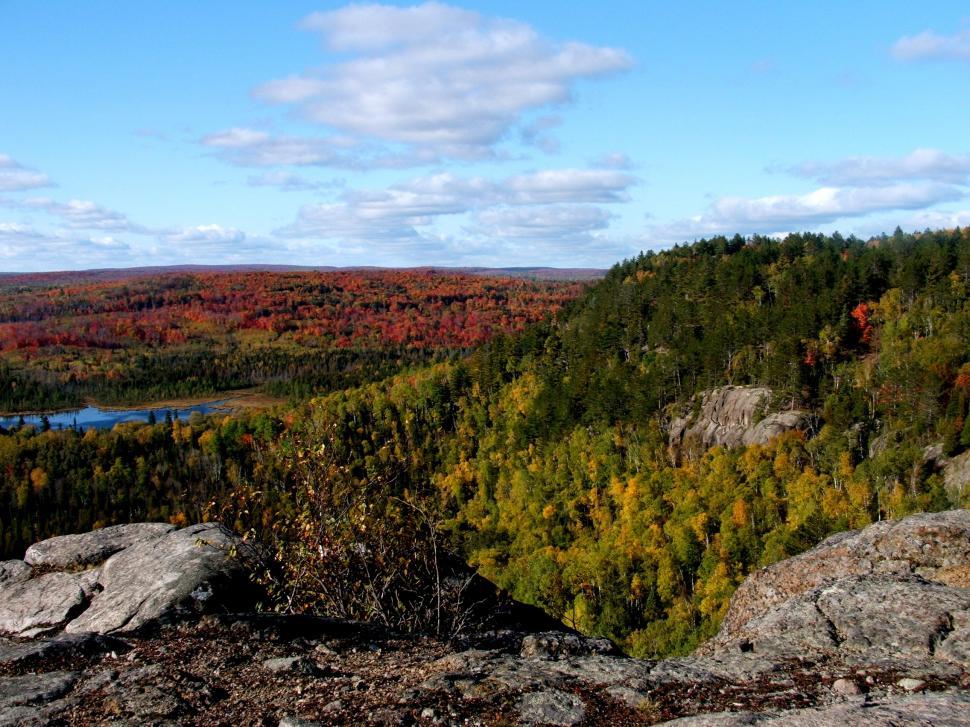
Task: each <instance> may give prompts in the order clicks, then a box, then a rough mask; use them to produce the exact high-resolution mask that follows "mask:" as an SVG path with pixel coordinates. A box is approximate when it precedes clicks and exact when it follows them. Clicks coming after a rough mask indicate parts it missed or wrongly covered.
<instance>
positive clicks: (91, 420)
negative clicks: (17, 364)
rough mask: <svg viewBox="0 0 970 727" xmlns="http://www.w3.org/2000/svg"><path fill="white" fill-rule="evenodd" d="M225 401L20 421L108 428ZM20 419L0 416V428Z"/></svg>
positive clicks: (183, 415) (94, 409) (91, 410)
mask: <svg viewBox="0 0 970 727" xmlns="http://www.w3.org/2000/svg"><path fill="white" fill-rule="evenodd" d="M226 401H228V400H227V399H220V400H218V401H206V402H203V403H201V404H193V405H192V406H180V407H147V408H144V409H107V408H102V407H100V406H86V407H84V408H83V409H72V410H70V411H57V412H51V413H49V414H38V413H31V414H24V415H23V419H24V424H33V425H34V426H35V427H37V428H38V429H39V428H40V427H41V426H42V417H44V416H46V417H47V420H48V421H49V422H50V425H51V429H69V428H73V429H90V428H91V427H94V428H95V429H111V427H113V426H114V425H115V424H117V423H119V422H147V421H149V420H150V418H151V415H152V413H154V414H155V419H156V420H157V421H162V420H164V419H165V415H166V414H170V415H171V417H172V418H173V419H175V418H179V419H188V418H189V416H190V415H191V414H192V413H193V412H199V413H200V414H212V413H213V412H215V411H218V410H219V408H220V407H221V406H222V405H223V404H225V403H226ZM19 422H20V415H17V414H14V415H13V416H2V417H0V427H4V428H5V429H9V428H11V427H15V426H17V425H18V424H19Z"/></svg>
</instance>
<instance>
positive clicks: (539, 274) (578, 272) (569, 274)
mask: <svg viewBox="0 0 970 727" xmlns="http://www.w3.org/2000/svg"><path fill="white" fill-rule="evenodd" d="M382 270H407V271H413V272H427V273H429V274H435V273H440V274H444V275H480V276H484V277H488V276H496V277H505V278H536V279H540V280H596V279H598V278H601V277H603V276H604V275H605V274H606V271H605V270H602V269H599V268H553V267H508V268H486V267H446V266H440V265H422V266H418V267H380V266H375V265H356V266H348V267H336V266H332V265H260V264H242V265H157V266H147V267H134V268H93V269H90V270H59V271H50V272H37V273H4V272H0V283H47V284H57V283H77V282H98V281H111V280H123V279H125V278H145V277H152V276H156V275H178V274H183V275H185V274H188V275H192V274H198V273H289V272H341V271H344V272H354V271H361V272H367V271H373V272H377V271H382Z"/></svg>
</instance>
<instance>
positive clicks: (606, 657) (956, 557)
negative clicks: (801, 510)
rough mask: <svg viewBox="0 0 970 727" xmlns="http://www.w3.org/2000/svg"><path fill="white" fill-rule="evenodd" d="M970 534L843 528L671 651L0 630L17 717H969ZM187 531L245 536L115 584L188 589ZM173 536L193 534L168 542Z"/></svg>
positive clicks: (2, 662) (517, 631)
mask: <svg viewBox="0 0 970 727" xmlns="http://www.w3.org/2000/svg"><path fill="white" fill-rule="evenodd" d="M180 533H181V534H182V535H180ZM968 535H970V512H968V511H965V510H961V511H951V512H947V513H936V514H926V515H917V516H913V517H910V518H906V519H903V520H900V521H896V522H886V523H878V524H876V525H873V526H870V527H868V528H866V529H864V530H861V531H856V532H851V533H844V534H842V535H840V536H836V537H834V538H830V539H829V540H827V541H825V542H824V543H822V544H821V545H819V546H818V547H817V548H815V549H813V550H812V551H809V552H807V553H805V554H803V555H801V556H798V557H796V558H792V559H790V560H788V561H784V562H782V563H778V564H776V565H774V566H771V567H770V568H766V569H763V570H762V571H759V572H758V573H755V574H753V575H752V576H750V577H749V578H748V579H747V581H746V582H745V583H744V584H743V585H742V587H741V588H740V589H739V590H738V592H737V595H736V597H735V599H734V600H733V601H732V604H731V609H730V612H729V614H728V618H727V619H726V621H725V625H724V627H723V628H722V631H721V633H720V634H719V635H718V636H717V637H716V638H715V639H713V640H712V641H711V642H709V643H708V644H706V645H704V646H703V647H702V648H701V649H699V650H698V651H697V652H695V654H693V655H691V656H688V657H684V658H679V659H668V660H664V661H647V660H637V659H629V658H626V657H624V656H623V655H621V654H619V653H618V652H617V651H616V649H615V647H614V646H613V644H612V643H611V642H609V641H608V640H606V639H592V638H586V637H583V636H580V635H578V634H575V633H573V632H569V631H568V630H560V631H552V630H543V631H539V632H529V631H528V630H527V627H523V626H522V625H521V624H520V625H519V626H515V627H512V628H505V627H502V628H499V629H497V630H493V631H489V632H482V633H473V634H466V635H464V636H463V637H461V638H459V639H454V640H452V641H450V642H444V641H441V640H436V639H432V638H428V637H422V636H402V635H399V634H394V633H391V632H388V631H386V630H384V629H381V628H380V627H377V626H371V625H365V624H359V623H351V622H346V621H339V620H334V619H323V618H315V617H310V616H279V615H272V614H252V613H248V614H246V613H240V614H232V613H225V612H220V613H218V614H210V615H206V616H202V617H197V616H192V617H191V618H182V619H180V618H173V617H177V616H179V615H181V616H186V617H187V616H189V615H190V614H191V613H192V610H191V609H186V610H184V611H180V610H179V609H174V610H169V611H168V614H169V617H168V618H165V617H160V618H159V619H158V620H157V621H156V622H157V623H159V624H161V625H160V627H159V628H157V629H152V630H150V631H145V630H144V629H142V630H136V631H135V632H133V633H125V634H124V636H123V637H118V636H99V635H95V634H76V633H69V634H60V635H57V636H54V637H51V638H42V639H36V640H32V641H6V642H4V641H3V640H2V639H0V727H2V725H5V724H18V725H19V724H50V723H54V724H69V725H82V724H83V725H88V724H108V723H110V724H143V723H150V724H183V723H190V724H214V723H218V724H272V725H276V724H279V725H290V726H294V725H301V726H303V727H306V726H307V725H311V726H312V725H323V724H325V725H343V724H354V725H364V724H369V725H378V724H380V725H398V724H428V725H433V724H435V725H442V724H448V725H457V724H469V725H473V724H477V725H485V724H499V723H501V724H510V725H511V724H520V725H563V726H566V725H647V724H661V723H670V724H678V725H690V726H698V725H754V724H762V723H774V724H778V725H813V726H815V725H819V726H822V727H824V726H827V725H832V726H833V727H834V726H835V725H856V724H858V725H862V724H865V725H884V726H885V727H889V726H890V725H908V724H919V725H963V724H967V723H968V720H967V714H968V713H970V589H968V588H967V587H966V586H967V585H970V584H968V583H967V582H966V581H965V580H964V579H965V576H966V573H967V568H968V567H970V537H968ZM189 539H194V540H197V541H203V542H201V544H200V543H197V544H196V545H195V546H194V547H197V548H200V549H201V550H202V553H195V552H192V555H193V558H189V559H188V560H187V561H184V562H193V561H194V558H198V559H201V560H203V561H204V560H205V559H206V558H207V557H209V551H208V550H207V548H209V547H212V548H215V549H216V550H219V549H221V548H223V547H226V546H227V545H228V547H232V546H231V545H229V544H230V543H234V542H235V541H233V540H232V539H231V535H229V534H227V533H226V532H225V531H224V529H222V528H220V527H215V526H205V527H203V526H195V527H194V528H189V529H186V530H182V531H174V532H172V533H168V534H165V535H163V536H161V537H158V538H155V539H153V540H148V541H143V542H141V543H136V544H134V545H132V546H129V548H127V549H125V550H122V551H120V552H119V553H117V554H115V555H114V556H112V557H111V558H110V559H109V560H108V561H107V562H106V563H105V564H103V566H102V567H101V571H102V572H109V573H110V572H111V571H115V575H114V576H111V577H109V578H102V580H103V581H104V582H105V583H106V585H105V591H104V593H107V592H108V588H109V586H110V587H114V586H113V585H112V584H113V583H115V581H114V580H113V578H115V577H117V578H118V579H127V578H135V577H136V575H135V571H136V570H137V568H140V567H147V564H148V563H149V562H150V561H151V558H152V557H154V558H155V559H156V560H159V561H160V565H159V566H157V571H158V572H159V573H162V574H167V575H165V576H164V578H163V580H170V581H172V582H176V581H178V579H177V578H175V574H176V571H177V569H178V565H177V564H178V563H179V562H183V561H180V560H178V559H177V558H175V556H174V554H175V553H183V555H184V554H185V552H186V549H187V546H186V542H187V541H188V540H189ZM166 540H171V541H173V542H178V543H179V545H178V547H172V548H171V549H170V550H169V551H166V546H164V542H165V541H166ZM205 541H211V542H209V543H208V544H206V542H205ZM162 552H169V553H171V554H172V555H171V558H172V559H171V560H170V561H167V560H166V557H168V556H161V555H160V553H162ZM190 552H191V551H190ZM126 553H128V557H127V558H122V556H123V555H125V554H126ZM152 553H154V555H150V554H152ZM179 557H182V556H179ZM15 570H17V569H15ZM31 580H38V579H31ZM31 580H28V581H21V582H20V583H18V584H17V585H18V586H19V585H23V583H24V582H26V583H30V582H31ZM139 582H140V583H142V584H143V585H145V584H146V583H147V579H145V580H143V581H139ZM184 591H185V588H184V587H180V588H179V589H177V592H178V593H180V594H183V596H184ZM104 593H101V594H96V595H94V596H93V597H92V606H91V607H89V608H88V610H90V609H91V608H93V607H94V604H96V603H97V601H98V599H99V598H101V597H102V596H103V595H104ZM189 598H190V599H191V595H189ZM244 605H245V604H244V603H241V604H240V606H241V607H244ZM111 611H112V613H114V612H115V609H113V608H112V609H111ZM85 613H87V611H85ZM117 613H118V614H127V615H126V616H124V618H129V616H130V618H129V623H130V622H132V621H134V620H137V619H138V618H141V616H140V615H139V614H140V613H141V611H139V610H137V609H136V610H131V609H129V610H124V609H119V610H118V611H117ZM72 623H74V622H72ZM112 623H113V624H114V623H116V622H112ZM543 628H545V627H543ZM113 630H114V632H115V633H118V631H119V630H118V629H117V628H114V629H113ZM122 630H124V629H122ZM670 720H675V721H673V722H670Z"/></svg>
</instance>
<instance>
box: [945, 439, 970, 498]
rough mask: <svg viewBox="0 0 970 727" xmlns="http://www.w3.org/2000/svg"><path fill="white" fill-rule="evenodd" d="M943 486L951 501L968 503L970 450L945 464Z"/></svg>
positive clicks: (969, 496) (969, 492)
mask: <svg viewBox="0 0 970 727" xmlns="http://www.w3.org/2000/svg"><path fill="white" fill-rule="evenodd" d="M943 486H944V487H945V488H946V494H947V496H948V497H949V498H950V502H954V503H964V504H966V503H965V502H964V501H965V500H967V499H968V498H970V450H968V451H966V452H964V453H963V454H958V455H957V456H956V457H954V458H953V459H950V460H947V462H946V463H945V464H944V465H943Z"/></svg>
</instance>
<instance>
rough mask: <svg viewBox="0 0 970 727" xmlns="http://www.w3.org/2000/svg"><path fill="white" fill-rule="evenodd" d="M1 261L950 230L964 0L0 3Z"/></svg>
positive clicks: (349, 261) (957, 210)
mask: <svg viewBox="0 0 970 727" xmlns="http://www.w3.org/2000/svg"><path fill="white" fill-rule="evenodd" d="M0 34H2V38H3V42H2V43H0V270H10V271H12V270H59V269H76V268H89V267H119V266H135V265H162V264H175V263H241V262H262V263H287V264H315V265H359V264H371V265H395V266H397V265H489V266H507V265H555V266H561V267H578V266H590V265H592V266H603V267H605V266H608V265H610V264H612V263H613V262H616V261H617V260H619V259H622V258H624V257H628V256H630V255H634V254H636V253H637V252H639V251H640V250H646V249H659V248H663V247H668V246H670V245H672V244H674V243H676V242H680V241H686V240H693V239H696V238H698V237H702V236H709V235H712V234H718V233H723V234H734V233H735V232H739V233H741V234H753V233H764V234H784V233H786V232H790V231H796V230H822V231H832V230H839V231H841V232H843V234H856V235H859V236H860V237H867V236H869V235H872V234H877V233H879V232H883V231H888V232H891V231H892V230H893V229H894V228H895V227H896V226H897V225H900V226H902V227H903V228H904V229H907V230H912V229H923V228H926V227H952V226H955V225H961V226H964V225H970V201H968V200H967V194H968V192H970V143H968V134H967V129H968V126H967V119H968V118H970V7H968V6H967V5H966V3H964V2H923V3H913V2H895V1H889V0H881V1H880V2H867V1H864V0H860V1H856V2H852V3H845V2H826V1H822V2H812V3H808V2H804V3H794V2H792V3H770V2H743V1H742V2H732V3H723V2H719V3H716V2H691V3H680V4H675V3H659V2H647V1H645V0H641V1H640V2H611V1H610V0H602V1H601V2H598V3H562V2H529V3H521V2H517V3H512V2H475V3H464V4H460V5H457V4H456V5H452V4H444V3H426V4H407V3H390V4H380V5H378V4H355V5H347V4H343V3H326V2H315V3H310V2H275V3H265V2H240V1H239V0H236V1H235V2H205V3H198V2H183V1H181V0H167V1H166V2H153V1H149V0H139V1H138V2H121V0H117V1H115V2H106V1H98V0H88V1H86V2H48V3H38V2H28V1H27V0H22V1H14V0H0Z"/></svg>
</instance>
